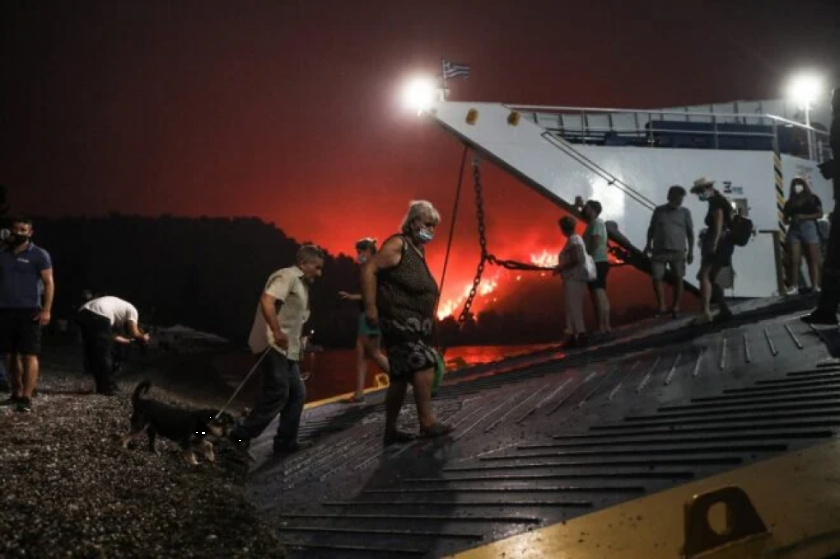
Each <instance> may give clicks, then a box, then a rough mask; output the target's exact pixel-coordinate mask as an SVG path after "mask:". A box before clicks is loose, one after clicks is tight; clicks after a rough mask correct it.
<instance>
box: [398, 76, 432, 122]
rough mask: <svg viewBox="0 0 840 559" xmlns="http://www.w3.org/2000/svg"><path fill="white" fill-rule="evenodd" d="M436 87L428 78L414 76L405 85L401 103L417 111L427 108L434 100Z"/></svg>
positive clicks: (420, 111)
mask: <svg viewBox="0 0 840 559" xmlns="http://www.w3.org/2000/svg"><path fill="white" fill-rule="evenodd" d="M436 94H437V88H436V87H435V83H434V81H432V80H431V79H429V78H414V79H412V80H411V81H410V82H408V84H406V86H405V90H404V92H403V103H404V104H405V106H406V107H408V108H409V109H414V110H416V111H417V113H418V114H419V113H422V112H423V111H426V110H428V109H429V108H430V107H431V106H432V103H434V102H435V96H436Z"/></svg>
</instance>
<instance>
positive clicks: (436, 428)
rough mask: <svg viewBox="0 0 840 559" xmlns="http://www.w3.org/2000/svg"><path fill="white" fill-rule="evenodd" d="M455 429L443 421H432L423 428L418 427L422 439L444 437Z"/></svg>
mask: <svg viewBox="0 0 840 559" xmlns="http://www.w3.org/2000/svg"><path fill="white" fill-rule="evenodd" d="M454 430H455V427H452V426H451V425H446V424H445V423H434V424H432V425H430V426H429V427H426V428H425V429H420V437H421V438H424V439H435V438H437V437H444V436H446V435H448V434H449V433H451V432H452V431H454Z"/></svg>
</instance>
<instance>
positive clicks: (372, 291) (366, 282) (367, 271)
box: [361, 237, 404, 326]
mask: <svg viewBox="0 0 840 559" xmlns="http://www.w3.org/2000/svg"><path fill="white" fill-rule="evenodd" d="M403 248H404V241H403V240H402V238H401V237H391V238H390V239H388V240H387V241H385V244H384V245H382V249H381V250H380V251H379V252H377V253H376V254H375V255H374V257H373V258H371V259H370V260H368V261H367V262H366V263H365V265H364V266H362V272H361V277H362V302H363V303H364V307H365V319H366V320H367V322H368V324H369V325H371V326H374V325H376V324H377V323H378V322H379V313H378V310H377V308H376V274H377V272H380V271H382V270H387V269H389V268H393V267H394V266H396V265H397V264H399V263H400V260H402V253H403Z"/></svg>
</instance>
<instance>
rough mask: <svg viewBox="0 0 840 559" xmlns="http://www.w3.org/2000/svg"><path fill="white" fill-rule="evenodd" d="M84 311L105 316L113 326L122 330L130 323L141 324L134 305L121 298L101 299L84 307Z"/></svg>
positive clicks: (89, 302)
mask: <svg viewBox="0 0 840 559" xmlns="http://www.w3.org/2000/svg"><path fill="white" fill-rule="evenodd" d="M82 309H84V310H89V311H90V312H92V313H96V314H98V315H99V316H104V317H105V318H107V319H108V321H109V322H110V323H111V326H116V327H120V328H121V327H123V326H125V324H126V323H128V322H133V323H135V324H139V322H140V315H139V313H138V312H137V309H136V308H135V307H134V305H132V304H131V303H129V302H128V301H123V300H122V299H120V298H119V297H99V298H98V299H93V300H91V301H88V302H87V303H85V304H84V305H82Z"/></svg>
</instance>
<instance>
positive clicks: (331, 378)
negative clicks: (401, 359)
mask: <svg viewBox="0 0 840 559" xmlns="http://www.w3.org/2000/svg"><path fill="white" fill-rule="evenodd" d="M543 347H545V346H543V345H514V346H463V347H453V348H449V349H448V350H447V351H446V362H447V369H448V370H453V369H457V368H461V367H464V366H467V365H477V364H481V363H489V362H492V361H497V360H499V359H503V358H505V357H510V356H512V355H516V354H521V353H527V352H531V351H536V350H539V349H541V348H543ZM255 361H256V357H254V356H252V355H248V354H246V353H226V354H221V355H215V356H214V357H213V358H212V363H211V367H212V368H213V369H215V370H216V371H217V372H218V374H219V375H220V376H221V377H222V378H223V379H224V380H225V381H226V382H227V383H228V384H231V385H233V386H236V385H237V384H239V382H240V381H241V379H242V378H243V377H244V375H245V374H247V372H248V370H249V369H250V368H251V367H252V366H253V364H254V362H255ZM301 371H302V372H304V373H309V374H310V376H309V379H308V380H307V381H306V401H307V402H313V401H316V400H323V399H325V398H331V397H333V396H337V395H340V394H347V393H350V392H353V391H354V390H355V387H356V352H355V350H352V349H346V350H344V349H338V350H326V351H323V352H319V353H310V354H307V356H306V358H305V359H304V361H303V362H302V363H301ZM377 374H381V371H379V369H378V368H377V367H376V365H374V364H373V363H372V362H368V367H367V378H366V382H365V386H366V387H372V386H376V378H375V377H376V375H377ZM254 376H255V377H256V376H257V373H255V374H254ZM248 384H249V388H250V390H246V392H254V391H256V390H258V386H259V384H258V383H252V382H249V383H248Z"/></svg>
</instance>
